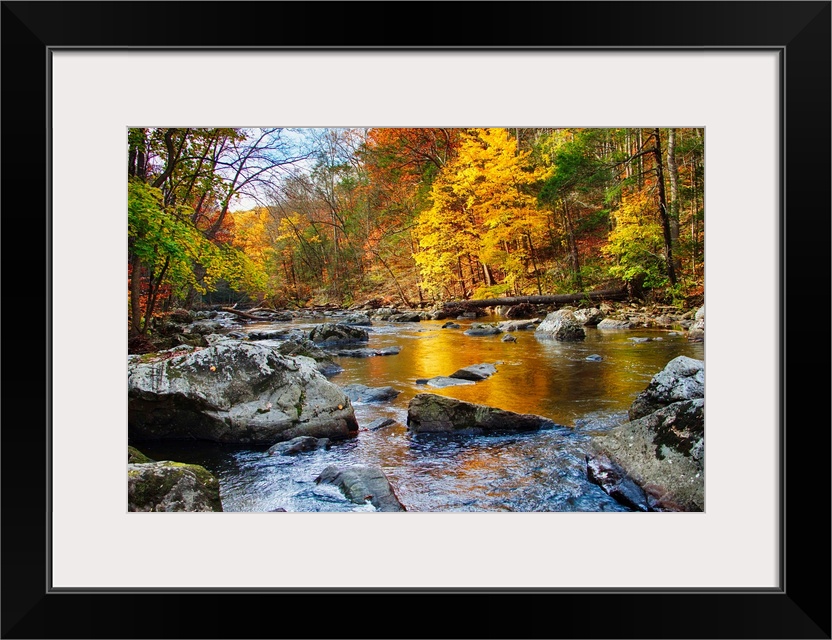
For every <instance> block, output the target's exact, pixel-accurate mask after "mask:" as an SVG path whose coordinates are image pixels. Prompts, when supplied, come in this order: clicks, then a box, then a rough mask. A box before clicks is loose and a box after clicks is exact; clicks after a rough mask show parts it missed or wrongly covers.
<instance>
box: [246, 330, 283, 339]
mask: <svg viewBox="0 0 832 640" xmlns="http://www.w3.org/2000/svg"><path fill="white" fill-rule="evenodd" d="M287 333H288V332H287V330H286V329H269V330H259V331H249V332H248V339H249V340H255V341H256V340H282V339H284V338H285V337H286V334H287Z"/></svg>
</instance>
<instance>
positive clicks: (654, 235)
mask: <svg viewBox="0 0 832 640" xmlns="http://www.w3.org/2000/svg"><path fill="white" fill-rule="evenodd" d="M650 204H651V203H650V200H649V198H648V196H647V194H646V193H644V192H636V193H634V194H632V195H630V196H626V197H624V198H623V199H622V201H621V206H620V207H619V208H618V209H616V210H615V211H613V212H612V218H613V220H614V221H615V228H614V229H613V230H612V231H611V232H610V234H609V244H607V246H605V247H603V248H602V249H601V251H602V252H603V253H604V254H606V255H608V256H611V257H613V258H615V259H616V264H614V265H612V266H611V267H610V269H609V272H610V275H612V276H614V277H617V278H620V279H621V280H623V281H625V282H633V281H636V282H641V283H642V284H643V286H645V287H647V288H654V287H662V286H665V285H666V284H667V274H666V272H665V263H664V256H663V254H662V251H663V247H664V241H663V239H662V229H661V226H660V225H659V223H658V221H656V220H655V215H654V214H652V213H651V210H650V208H651V207H650Z"/></svg>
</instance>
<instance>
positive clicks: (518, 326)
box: [497, 318, 540, 331]
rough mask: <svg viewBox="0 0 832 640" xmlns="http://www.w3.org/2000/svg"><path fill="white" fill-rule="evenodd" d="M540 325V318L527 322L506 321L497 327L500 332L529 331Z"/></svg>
mask: <svg viewBox="0 0 832 640" xmlns="http://www.w3.org/2000/svg"><path fill="white" fill-rule="evenodd" d="M539 324H540V318H530V319H528V320H506V321H505V322H501V323H500V324H499V325H497V326H498V327H499V328H500V329H501V330H502V331H531V330H532V329H536V328H537V325H539Z"/></svg>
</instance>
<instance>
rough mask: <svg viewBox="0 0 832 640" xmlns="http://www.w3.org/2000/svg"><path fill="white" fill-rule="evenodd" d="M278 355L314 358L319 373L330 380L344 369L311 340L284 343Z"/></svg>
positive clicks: (301, 339)
mask: <svg viewBox="0 0 832 640" xmlns="http://www.w3.org/2000/svg"><path fill="white" fill-rule="evenodd" d="M277 351H278V353H280V354H281V355H284V356H305V357H307V358H312V359H313V360H314V361H315V362H316V363H317V368H318V371H320V372H321V373H322V374H323V375H324V376H326V377H327V378H330V377H332V376H334V375H336V374H339V373H341V372H342V371H343V370H344V368H343V367H341V366H340V365H337V364H335V363H334V362H333V361H332V357H331V356H330V355H329V354H328V353H327V352H326V351H324V350H322V349H320V348H318V346H317V345H316V344H315V343H314V342H312V341H311V340H307V339H306V338H303V337H298V338H293V339H291V340H286V341H284V342H282V343H281V344H280V345H279V346H278V347H277Z"/></svg>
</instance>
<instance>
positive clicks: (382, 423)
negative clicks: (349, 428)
mask: <svg viewBox="0 0 832 640" xmlns="http://www.w3.org/2000/svg"><path fill="white" fill-rule="evenodd" d="M394 424H396V421H395V420H393V419H392V418H376V419H375V420H373V421H372V422H371V423H369V424H368V425H367V430H368V431H377V430H379V429H383V428H384V427H389V426H391V425H394Z"/></svg>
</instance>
